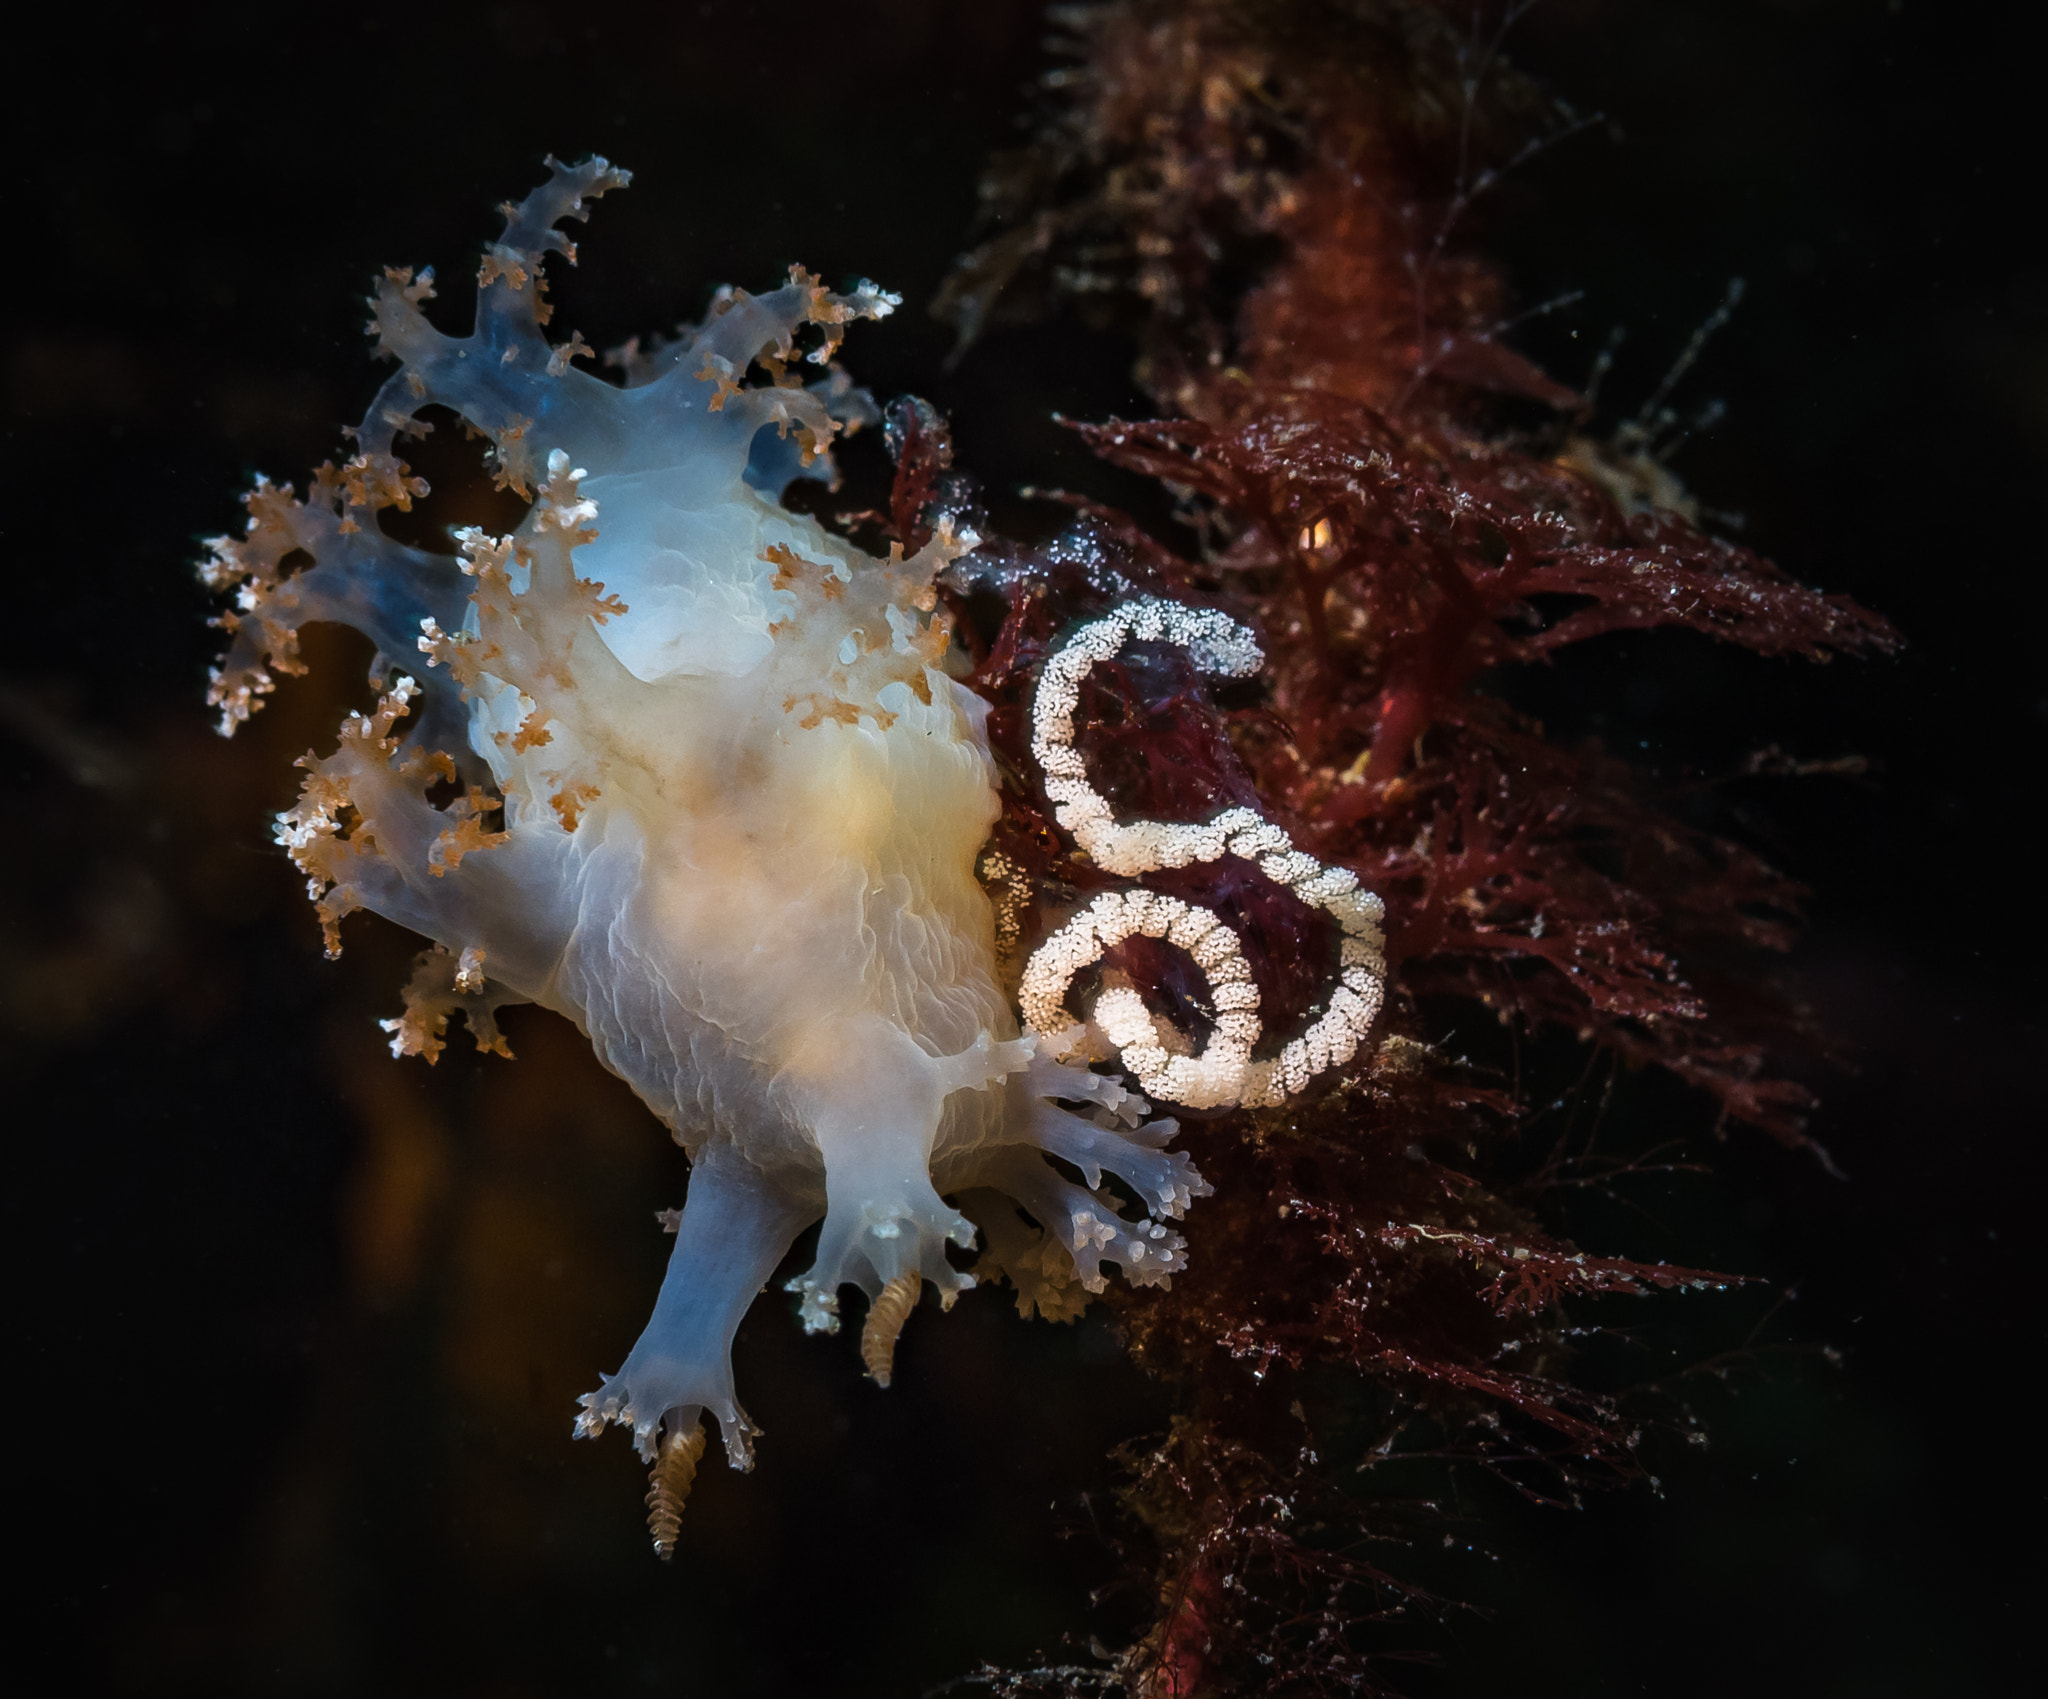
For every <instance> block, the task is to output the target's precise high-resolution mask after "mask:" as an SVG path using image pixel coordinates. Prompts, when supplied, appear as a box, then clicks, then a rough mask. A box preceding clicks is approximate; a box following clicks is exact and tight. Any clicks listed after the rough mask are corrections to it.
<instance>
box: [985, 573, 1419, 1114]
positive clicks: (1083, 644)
mask: <svg viewBox="0 0 2048 1699" xmlns="http://www.w3.org/2000/svg"><path fill="white" fill-rule="evenodd" d="M1133 641H1137V642H1152V643H1171V644H1174V645H1176V646H1178V647H1180V648H1182V649H1185V650H1187V652H1188V654H1189V656H1190V658H1191V659H1192V660H1193V661H1194V662H1195V664H1196V665H1197V666H1198V667H1200V668H1201V669H1202V670H1203V671H1204V672H1208V673H1217V674H1221V675H1223V676H1224V677H1231V678H1236V677H1243V676H1244V675H1246V674H1248V673H1252V672H1255V671H1257V670H1258V667H1259V665H1260V662H1261V661H1262V660H1263V657H1262V656H1261V655H1260V653H1259V646H1258V643H1257V641H1256V640H1255V639H1254V638H1253V636H1252V634H1251V633H1250V632H1249V631H1247V630H1246V629H1245V628H1244V627H1243V626H1241V625H1239V624H1238V623H1237V622H1236V621H1235V620H1233V619H1231V618H1230V617H1229V616H1228V615H1226V614H1222V613H1219V612H1217V611H1216V610H1215V609H1213V608H1193V607H1189V606H1187V605H1186V604H1184V603H1180V602H1169V601H1165V600H1163V599H1161V598H1159V597H1156V596H1141V597H1139V598H1137V599H1136V600H1134V601H1131V602H1127V603H1125V604H1124V605H1123V606H1122V607H1119V608H1116V609H1114V610H1113V611H1112V612H1110V613H1108V614H1105V615H1104V616H1103V617H1102V618H1100V619H1097V620H1094V621H1091V622H1090V623H1089V624H1087V625H1084V626H1082V627H1081V629H1080V630H1079V631H1077V632H1075V633H1074V634H1073V635H1072V636H1071V637H1069V638H1068V639H1067V641H1066V642H1065V644H1063V645H1062V646H1061V647H1060V648H1059V649H1058V650H1057V651H1056V652H1055V653H1054V654H1053V655H1052V656H1051V657H1050V658H1049V659H1048V660H1047V661H1046V663H1045V667H1044V669H1043V671H1042V672H1041V673H1040V674H1039V682H1038V694H1037V695H1036V697H1034V698H1033V701H1032V718H1031V753H1032V756H1033V758H1034V759H1036V761H1037V762H1038V765H1039V768H1040V770H1041V771H1042V772H1043V773H1044V774H1045V794H1046V796H1047V798H1048V799H1049V800H1050V801H1051V802H1052V803H1053V805H1054V813H1055V814H1056V815H1057V817H1058V819H1059V823H1060V824H1061V825H1062V826H1064V827H1065V828H1066V829H1067V830H1068V831H1069V832H1071V833H1073V835H1074V841H1075V842H1076V843H1078V844H1079V845H1080V846H1081V848H1082V849H1083V850H1085V851H1086V852H1087V853H1088V856H1089V857H1090V859H1091V860H1093V861H1095V862H1096V863H1097V864H1098V865H1099V866H1101V867H1103V868H1105V869H1106V870H1107V871H1109V872H1111V873H1117V874H1123V875H1126V876H1130V877H1135V876H1137V875H1139V874H1144V873H1150V872H1153V871H1155V870H1157V869H1160V868H1173V867H1187V866H1189V865H1191V864H1192V863H1195V862H1201V861H1216V860H1219V859H1221V858H1222V857H1223V856H1224V855H1226V854H1228V855H1236V856H1242V857H1243V858H1244V859H1245V860H1247V861H1250V862H1252V863H1254V864H1255V865H1256V866H1257V867H1258V869H1259V871H1260V872H1261V873H1262V874H1264V875H1265V877H1266V878H1268V879H1270V880H1272V881H1273V883H1274V884H1276V885H1280V886H1283V887H1284V888H1286V889H1288V890H1290V891H1292V892H1293V893H1294V895H1295V896H1297V897H1298V898H1300V899H1301V901H1303V902H1304V903H1307V904H1308V905H1310V906H1311V907H1312V908H1320V909H1323V910H1325V911H1326V912H1328V913H1329V914H1330V915H1331V916H1332V917H1333V918H1334V919H1335V920H1336V921H1337V923H1338V925H1339V926H1341V927H1342V928H1343V932H1344V937H1343V941H1342V943H1341V945H1340V946H1339V950H1340V954H1339V959H1338V964H1337V982H1336V983H1335V984H1334V985H1333V986H1332V987H1331V989H1330V992H1329V996H1328V999H1327V1004H1328V1006H1327V1007H1326V1009H1325V1010H1324V1012H1323V1013H1322V1014H1321V1015H1320V1016H1318V1017H1317V1019H1316V1020H1315V1021H1314V1023H1313V1024H1312V1025H1311V1026H1310V1027H1309V1029H1308V1031H1307V1032H1306V1033H1304V1034H1303V1035H1302V1036H1301V1037H1300V1038H1296V1039H1292V1040H1290V1041H1289V1042H1288V1043H1287V1044H1285V1045H1284V1046H1282V1048H1281V1050H1280V1053H1279V1055H1277V1056H1275V1057H1273V1058H1272V1059H1271V1060H1267V1061H1255V1060H1254V1059H1253V1057H1252V1047H1253V1046H1254V1045H1255V1044H1257V1043H1258V1041H1259V1035H1260V1025H1261V1023H1260V1021H1259V988H1258V986H1257V985H1255V984H1254V983H1253V982H1252V976H1251V969H1250V967H1249V966H1248V965H1247V963H1246V961H1245V956H1244V946H1243V944H1242V943H1241V942H1240V941H1239V939H1238V936H1237V933H1236V931H1235V930H1234V929H1233V928H1232V927H1231V926H1230V925H1229V924H1228V923H1227V922H1226V921H1225V920H1224V919H1223V917H1222V916H1221V915H1219V914H1217V913H1216V912H1215V911H1214V910H1213V909H1206V908H1201V907H1198V906H1196V905H1195V904H1192V903H1188V902H1183V901H1182V900H1181V899H1180V898H1178V897H1171V896H1167V895H1164V894H1163V893H1160V892H1156V891H1148V890H1144V889H1142V888H1138V889H1133V890H1130V891H1107V892H1104V893H1103V894H1102V895H1101V896H1098V897H1097V898H1096V899H1095V900H1094V901H1093V902H1091V903H1090V904H1089V905H1088V906H1087V907H1086V908H1084V909H1083V910H1082V911H1081V912H1080V913H1079V914H1077V915H1075V916H1074V917H1073V918H1072V919H1071V920H1069V921H1068V922H1067V923H1066V925H1064V926H1062V927H1061V928H1060V929H1059V930H1058V931H1056V932H1054V933H1053V934H1052V936H1051V937H1049V938H1047V939H1046V940H1045V942H1044V943H1042V944H1041V945H1039V947H1038V948H1037V950H1035V951H1034V952H1033V953H1032V956H1031V959H1030V961H1029V962H1027V963H1026V964H1025V968H1024V977H1023V983H1022V984H1021V986H1020V987H1019V997H1020V999H1021V1000H1022V1002H1023V1005H1024V1019H1025V1021H1026V1022H1027V1023H1028V1024H1029V1025H1030V1027H1031V1029H1032V1030H1033V1031H1035V1032H1038V1033H1041V1034H1044V1035H1045V1036H1046V1037H1047V1039H1048V1040H1049V1041H1050V1042H1052V1043H1053V1044H1054V1046H1055V1048H1057V1047H1058V1046H1059V1045H1060V1044H1062V1043H1064V1042H1066V1035H1068V1034H1070V1033H1072V1032H1073V1031H1074V1030H1075V1027H1074V1022H1073V1019H1072V1017H1071V1016H1069V1015H1068V1014H1067V1011H1066V995H1067V987H1068V986H1070V985H1071V984H1073V982H1074V976H1075V975H1076V974H1077V973H1079V972H1080V971H1081V970H1082V969H1083V968H1085V967H1088V966H1090V965H1092V964H1093V963H1095V962H1098V961H1100V960H1101V959H1102V955H1103V952H1104V951H1105V950H1107V949H1109V948H1110V947H1111V946H1113V945H1116V944H1120V943H1122V942H1123V940H1124V939H1126V938H1130V937H1133V936H1143V937H1147V938H1164V939H1166V940H1167V941H1168V942H1169V943H1171V944H1174V945H1177V946H1178V947H1179V948H1181V949H1183V950H1185V951H1187V952H1188V954H1189V955H1190V956H1191V957H1192V958H1193V960H1194V962H1195V965H1196V966H1197V967H1199V968H1200V969H1201V970H1202V972H1203V973H1204V974H1205V975H1206V976H1207V978H1208V981H1209V1000H1210V1004H1211V1006H1212V1007H1213V1008H1214V1009H1215V1011H1216V1018H1215V1024H1214V1026H1213V1028H1212V1030H1211V1032H1210V1035H1209V1041H1208V1043H1207V1044H1206V1045H1205V1046H1204V1047H1203V1049H1202V1052H1201V1054H1200V1055H1198V1056H1193V1055H1188V1054H1186V1053H1185V1052H1186V1051H1187V1049H1188V1046H1187V1044H1186V1042H1185V1040H1184V1039H1182V1037H1181V1035H1180V1034H1178V1033H1175V1032H1173V1031H1172V1030H1171V1029H1170V1028H1165V1027H1164V1026H1163V1024H1162V1023H1161V1022H1160V1021H1158V1020H1157V1019H1155V1017H1154V1016H1153V1014H1152V1012H1151V1011H1150V1010H1149V1009H1147V1008H1146V1007H1145V1004H1144V1002H1143V1000H1142V999H1141V998H1140V997H1139V996H1138V994H1137V992H1136V991H1134V990H1132V989H1131V988H1130V987H1129V986H1112V987H1110V988H1109V989H1107V990H1105V991H1104V992H1103V993H1102V994H1101V995H1100V996H1099V997H1097V998H1096V1000H1095V1007H1094V1009H1093V1010H1092V1011H1091V1013H1090V1019H1091V1021H1092V1023H1093V1025H1094V1027H1095V1029H1096V1031H1097V1032H1099V1033H1100V1034H1101V1035H1102V1036H1103V1037H1104V1038H1106V1039H1107V1040H1108V1041H1109V1043H1110V1045H1111V1046H1112V1047H1113V1048H1114V1049H1115V1051H1116V1052H1117V1056H1118V1059H1119V1060H1120V1061H1121V1062H1122V1063H1123V1065H1124V1066H1125V1067H1126V1068H1127V1069H1129V1070H1130V1072H1131V1073H1132V1074H1133V1075H1134V1076H1135V1077H1136V1079H1137V1081H1138V1084H1139V1085H1140V1086H1141V1087H1142V1088H1143V1089H1144V1090H1146V1091H1149V1092H1150V1093H1152V1095H1153V1096H1155V1097H1160V1098H1165V1099H1167V1100H1168V1101H1169V1102H1173V1103H1181V1104H1185V1105H1186V1106H1187V1107H1188V1108H1190V1109H1218V1108H1224V1107H1228V1106H1232V1105H1238V1104H1243V1105H1249V1106H1256V1105H1265V1104H1274V1103H1283V1102H1285V1101H1286V1100H1287V1099H1288V1098H1290V1097H1295V1096H1298V1095H1299V1094H1300V1093H1301V1092H1302V1091H1303V1090H1305V1089H1306V1088H1307V1086H1308V1084H1309V1082H1310V1081H1311V1080H1313V1079H1314V1078H1315V1077H1316V1076H1317V1075H1318V1074H1322V1073H1326V1072H1328V1071H1329V1070H1330V1069H1331V1068H1333V1067H1338V1066H1341V1065H1342V1064H1343V1063H1345V1062H1348V1061H1350V1060H1351V1058H1352V1056H1353V1055H1355V1054H1356V1053H1357V1050H1358V1046H1359V1045H1360V1044H1361V1043H1362V1042H1363V1041H1364V1039H1365V1036H1366V1034H1367V1033H1368V1032H1369V1031H1371V1029H1372V1023H1373V1019H1374V1017H1375V1016H1376V1015H1377V1014H1378V1013H1379V1008H1380V997H1381V987H1382V985H1383V983H1384V981H1385V979H1386V972H1387V964H1386V953H1385V945H1384V943H1383V942H1382V940H1381V936H1380V921H1381V920H1382V919H1383V918H1384V917H1385V914H1386V909H1385V906H1384V905H1383V904H1382V903H1381V902H1380V900H1379V898H1378V897H1376V896H1374V895H1373V894H1372V893H1371V892H1370V891H1361V890H1360V889H1359V888H1358V879H1357V877H1356V875H1354V874H1352V873H1351V872H1349V871H1348V870H1347V869H1345V868H1341V867H1325V866H1323V864H1322V863H1321V862H1319V861H1317V860H1316V859H1315V857H1314V856H1311V855H1305V854H1303V853H1302V852H1301V851H1299V850H1297V849H1296V848H1295V847H1294V845H1293V842H1292V841H1291V840H1290V839H1289V838H1288V836H1287V834H1286V833H1285V832H1284V831H1282V830H1281V829H1280V828H1279V827H1278V826H1275V825H1274V824H1273V823H1272V822H1271V821H1269V820H1267V819H1266V818H1265V817H1264V816H1262V815H1260V814H1258V813H1257V812H1255V811H1254V810H1252V809H1249V808H1231V809H1226V810H1224V811H1223V812H1222V813H1221V814H1218V815H1217V816H1216V817H1215V819H1213V820H1209V821H1205V822H1203V823H1201V824H1174V823H1171V822H1168V821H1163V820H1140V821H1136V822H1132V823H1129V824H1125V823H1122V822H1119V821H1118V820H1117V818H1116V816H1115V814H1114V813H1113V812H1112V811H1111V809H1110V806H1109V803H1108V801H1107V800H1106V799H1105V798H1104V797H1103V796H1102V794H1101V793H1100V792H1099V791H1097V790H1096V789H1095V787H1094V786H1093V785H1091V784H1090V783H1089V782H1088V765H1087V762H1086V761H1085V760H1084V759H1083V758H1082V755H1081V752H1080V751H1079V750H1078V749H1076V748H1075V747H1074V709H1075V708H1076V707H1077V706H1078V705H1079V703H1080V699H1081V681H1082V680H1083V679H1085V678H1086V677H1087V676H1088V673H1089V672H1090V670H1091V669H1093V668H1095V667H1097V666H1099V665H1101V664H1102V663H1103V662H1105V661H1108V660H1112V659H1114V658H1115V657H1116V656H1117V654H1119V653H1120V652H1121V651H1122V649H1123V648H1124V646H1125V645H1126V644H1127V643H1130V642H1133ZM1055 1035H1059V1036H1058V1037H1055ZM1062 1053H1064V1052H1062Z"/></svg>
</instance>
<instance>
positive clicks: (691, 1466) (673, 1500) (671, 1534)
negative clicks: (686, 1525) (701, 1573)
mask: <svg viewBox="0 0 2048 1699" xmlns="http://www.w3.org/2000/svg"><path fill="white" fill-rule="evenodd" d="M703 1455H704V1429H703V1427H702V1426H701V1425H696V1426H692V1427H691V1428H690V1429H689V1430H688V1431H687V1432H683V1431H678V1432H674V1433H671V1434H670V1435H669V1436H668V1438H667V1439H665V1440H663V1441H662V1445H661V1455H660V1456H659V1457H657V1458H656V1459H655V1460H654V1467H653V1469H652V1470H651V1471H650V1472H649V1475H648V1483H647V1532H648V1533H649V1534H650V1535H652V1536H653V1538H654V1555H655V1556H656V1557H658V1558H660V1559H661V1560H662V1562H664V1563H666V1562H667V1561H668V1560H669V1559H670V1558H672V1557H674V1556H675V1552H676V1534H677V1532H678V1531H679V1530H680V1529H681V1527H682V1525H683V1506H684V1505H685V1504H686V1503H688V1502H689V1497H690V1488H691V1486H692V1485H693V1484H694V1483H695V1481H696V1479H697V1463H698V1460H699V1459H700V1458H701V1457H703Z"/></svg>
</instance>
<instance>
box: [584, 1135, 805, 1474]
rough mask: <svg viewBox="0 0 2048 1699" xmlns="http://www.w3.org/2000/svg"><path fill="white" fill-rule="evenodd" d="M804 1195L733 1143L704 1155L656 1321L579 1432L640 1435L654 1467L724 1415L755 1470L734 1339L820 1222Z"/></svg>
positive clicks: (740, 1458) (745, 1464)
mask: <svg viewBox="0 0 2048 1699" xmlns="http://www.w3.org/2000/svg"><path fill="white" fill-rule="evenodd" d="M818 1213H819V1212H818V1209H817V1207H816V1205H815V1203H813V1202H810V1201H807V1199H806V1194H805V1192H804V1191H803V1190H801V1189H799V1190H797V1191H796V1193H795V1194H794V1196H793V1195H792V1191H791V1189H790V1188H789V1187H787V1186H778V1185H776V1184H775V1183H774V1181H773V1180H772V1179H771V1177H770V1176H768V1175H766V1174H764V1173H763V1172H762V1171H761V1170H760V1169H758V1168H756V1167H755V1166H754V1165H753V1164H752V1163H751V1162H749V1161H748V1160H747V1159H746V1158H745V1157H744V1156H742V1155H740V1153H739V1152H738V1151H737V1150H735V1149H734V1148H733V1147H732V1146H730V1145H718V1146H714V1147H712V1148H710V1149H707V1150H704V1151H702V1152H700V1153H699V1154H698V1157H697V1161H696V1163H695V1165H694V1166H693V1167H692V1169H691V1171H690V1193H689V1197H688V1199H687V1200H686V1202H685V1203H684V1206H683V1212H682V1217H681V1219H680V1220H679V1221H678V1222H677V1224H676V1245H675V1249H674V1251H672V1252H671V1253H670V1255H669V1263H668V1273H667V1275H666V1276H664V1277H663V1279H662V1283H661V1295H660V1296H659V1297H658V1298H656V1299H655V1302H654V1314H653V1316H652V1317H651V1318H649V1320H648V1323H647V1327H646V1330H645V1331H644V1332H643V1333H642V1334H641V1335H640V1339H639V1342H638V1343H637V1344H635V1345H634V1347H633V1350H632V1352H631V1354H630V1355H629V1356H628V1357H627V1358H626V1364H625V1367H624V1368H622V1369H620V1370H619V1372H618V1373H617V1374H615V1375H606V1376H605V1377H604V1384H603V1385H602V1386H600V1387H599V1388H598V1390H597V1391H595V1392H587V1393H585V1394H584V1395H583V1397H582V1399H581V1400H580V1402H581V1404H582V1406H583V1414H582V1415H580V1416H578V1417H577V1418H576V1432H577V1435H578V1436H579V1437H581V1438H588V1437H590V1436H592V1435H594V1434H597V1433H599V1432H602V1431H603V1429H604V1427H605V1424H606V1423H608V1422H617V1423H619V1424H620V1425H621V1426H624V1427H629V1428H631V1429H632V1430H633V1443H634V1445H635V1446H636V1447H637V1448H638V1450H639V1452H640V1455H641V1456H642V1457H643V1458H645V1459H646V1460H647V1461H648V1462H650V1463H652V1462H654V1461H655V1458H656V1454H657V1448H658V1444H659V1439H660V1435H661V1433H662V1431H663V1429H664V1428H666V1430H667V1432H668V1434H669V1436H670V1437H671V1438H673V1437H674V1436H675V1435H676V1434H677V1433H679V1432H686V1431H688V1430H690V1429H694V1428H695V1427H696V1425H697V1420H698V1416H699V1414H700V1412H702V1411H706V1410H708V1411H709V1412H710V1413H711V1414H712V1415H714V1416H716V1417H717V1418H718V1426H719V1431H720V1433H721V1434H722V1435H723V1436H724V1439H725V1451H726V1457H727V1459H728V1460H729V1461H730V1462H731V1464H732V1466H733V1467H734V1468H735V1469H750V1468H752V1467H753V1464H754V1454H753V1435H754V1433H755V1431H756V1430H755V1428H754V1425H753V1423H751V1422H750V1421H748V1420H747V1416H746V1412H745V1411H743V1410H742V1409H741V1408H740V1405H739V1400H738V1399H737V1398H736V1397H735V1396H734V1395H733V1382H732V1338H733V1335H734V1333H736V1332H737V1331H738V1330H739V1325H740V1319H741V1317H743V1316H744V1315H745V1314H746V1313H747V1307H748V1305H750V1304H751V1303H753V1301H754V1295H755V1294H756V1293H757V1292H759V1291H760V1290H761V1287H762V1285H763V1283H764V1282H765V1281H766V1280H767V1278H768V1276H769V1275H770V1274H772V1273H773V1272H774V1271H775V1265H776V1264H777V1263H778V1262H780V1261H781V1260H782V1258H783V1255H784V1253H785V1252H787V1251H788V1249H789V1247H790V1245H791V1244H792V1243H793V1242H794V1241H795V1239H796V1236H797V1234H799V1233H801V1232H802V1231H803V1230H804V1228H806V1227H807V1226H809V1225H810V1224H811V1222H813V1221H815V1220H816V1219H817V1218H818Z"/></svg>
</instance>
